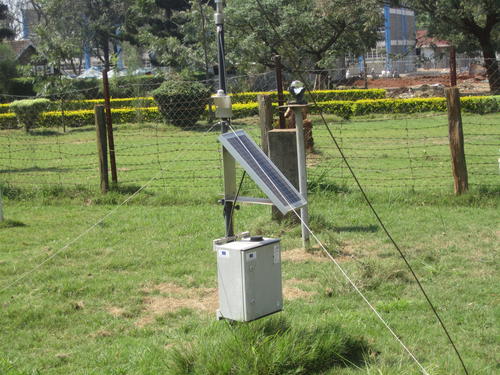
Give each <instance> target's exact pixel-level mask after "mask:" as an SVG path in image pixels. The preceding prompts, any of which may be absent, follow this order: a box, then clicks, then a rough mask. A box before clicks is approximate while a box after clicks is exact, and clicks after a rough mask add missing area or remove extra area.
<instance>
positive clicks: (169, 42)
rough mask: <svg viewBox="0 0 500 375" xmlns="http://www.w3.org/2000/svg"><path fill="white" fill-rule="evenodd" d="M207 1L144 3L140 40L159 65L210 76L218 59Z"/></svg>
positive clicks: (141, 6)
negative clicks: (212, 67) (212, 66)
mask: <svg viewBox="0 0 500 375" xmlns="http://www.w3.org/2000/svg"><path fill="white" fill-rule="evenodd" d="M207 3H208V1H205V0H188V1H186V0H175V1H171V0H144V1H141V2H139V3H138V4H139V5H138V7H139V9H140V11H139V12H138V13H141V14H142V24H144V26H143V27H141V28H139V32H138V40H139V41H140V43H141V44H143V45H147V46H148V49H149V51H150V56H151V57H152V62H153V63H154V64H156V65H163V66H171V67H173V68H175V69H177V70H182V69H188V70H189V71H194V72H203V74H204V75H205V76H207V75H208V74H209V70H210V66H211V64H212V63H213V62H214V61H216V60H217V57H216V56H217V55H216V53H217V50H216V46H215V43H214V42H213V40H214V39H215V34H214V28H213V26H212V25H213V24H212V22H213V13H214V12H213V9H212V7H210V6H209V5H207Z"/></svg>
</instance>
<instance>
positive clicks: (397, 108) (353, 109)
mask: <svg viewBox="0 0 500 375" xmlns="http://www.w3.org/2000/svg"><path fill="white" fill-rule="evenodd" d="M461 103H462V110H463V111H464V112H469V113H477V114H486V113H494V112H498V111H500V101H499V100H498V99H497V98H495V97H491V96H489V97H488V96H468V97H462V98H461ZM320 111H321V112H323V113H327V114H335V115H337V116H340V117H342V118H345V119H349V118H350V117H352V116H362V115H367V114H373V113H420V112H431V111H435V112H443V111H446V99H445V98H413V99H364V100H358V101H349V100H330V101H322V102H317V103H316V104H315V105H311V108H310V113H311V114H316V113H319V112H320ZM258 113H259V106H258V104H257V103H246V104H234V105H233V116H234V118H240V117H248V116H254V115H257V114H258Z"/></svg>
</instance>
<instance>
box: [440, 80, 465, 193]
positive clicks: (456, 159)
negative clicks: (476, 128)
mask: <svg viewBox="0 0 500 375" xmlns="http://www.w3.org/2000/svg"><path fill="white" fill-rule="evenodd" d="M445 93H446V102H447V104H448V138H449V142H450V151H451V167H452V171H453V179H454V183H455V194H456V195H460V194H462V193H465V192H467V190H468V189H469V183H468V176H467V164H466V161H465V151H464V133H463V130H462V115H461V113H460V92H459V90H458V88H457V87H451V88H448V89H446V90H445Z"/></svg>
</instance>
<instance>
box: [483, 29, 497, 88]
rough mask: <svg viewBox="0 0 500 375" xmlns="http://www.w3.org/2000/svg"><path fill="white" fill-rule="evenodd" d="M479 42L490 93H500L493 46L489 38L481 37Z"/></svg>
mask: <svg viewBox="0 0 500 375" xmlns="http://www.w3.org/2000/svg"><path fill="white" fill-rule="evenodd" d="M479 43H480V44H481V50H482V51H483V58H484V65H485V67H486V75H487V76H488V82H489V84H490V91H491V93H492V94H498V93H500V70H499V69H498V61H497V59H496V56H495V48H494V47H493V45H492V44H491V41H490V38H481V39H480V40H479Z"/></svg>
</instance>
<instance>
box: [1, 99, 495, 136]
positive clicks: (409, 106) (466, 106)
mask: <svg viewBox="0 0 500 375" xmlns="http://www.w3.org/2000/svg"><path fill="white" fill-rule="evenodd" d="M461 103H462V110H463V111H465V112H470V113H478V114H484V113H491V112H498V111H500V96H496V97H494V96H466V97H463V98H461ZM273 107H274V108H276V107H277V105H276V104H273ZM320 109H321V111H322V112H324V113H328V114H335V115H338V116H341V117H343V118H349V117H351V116H359V115H366V114H371V113H417V112H430V111H435V112H444V111H446V99H445V98H413V99H373V100H357V101H347V100H330V101H323V102H318V103H317V106H314V105H311V108H310V113H312V114H316V113H319V112H320ZM207 110H208V108H207ZM258 113H259V106H258V104H257V103H236V104H233V117H234V118H243V117H251V116H256V115H258ZM111 114H112V118H113V124H122V123H138V122H158V121H163V120H162V118H161V116H160V113H159V111H158V107H139V108H113V109H112V110H111ZM64 121H65V125H66V126H69V127H78V126H83V125H92V124H94V111H93V110H91V109H87V110H78V111H65V112H64ZM62 123H63V117H62V113H61V112H60V111H49V112H44V113H43V114H42V116H41V119H40V121H39V122H38V125H37V126H40V127H56V126H61V125H62ZM17 126H18V125H17V120H16V116H15V114H14V113H1V114H0V129H9V128H16V127H17Z"/></svg>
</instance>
